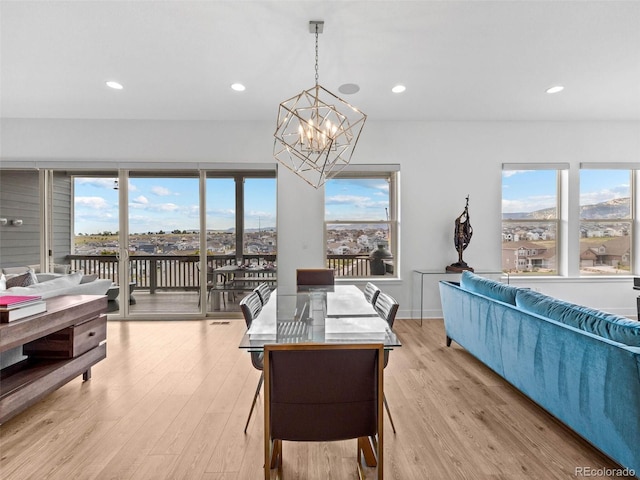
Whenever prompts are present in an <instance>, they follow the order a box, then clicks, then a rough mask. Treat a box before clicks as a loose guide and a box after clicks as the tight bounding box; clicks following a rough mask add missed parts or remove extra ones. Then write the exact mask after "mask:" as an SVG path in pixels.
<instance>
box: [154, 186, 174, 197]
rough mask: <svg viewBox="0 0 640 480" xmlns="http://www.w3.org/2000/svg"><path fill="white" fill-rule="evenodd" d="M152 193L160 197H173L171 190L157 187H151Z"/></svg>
mask: <svg viewBox="0 0 640 480" xmlns="http://www.w3.org/2000/svg"><path fill="white" fill-rule="evenodd" d="M151 193H153V194H154V195H157V196H159V197H166V196H169V195H171V190H169V189H168V188H166V187H160V186H155V187H151Z"/></svg>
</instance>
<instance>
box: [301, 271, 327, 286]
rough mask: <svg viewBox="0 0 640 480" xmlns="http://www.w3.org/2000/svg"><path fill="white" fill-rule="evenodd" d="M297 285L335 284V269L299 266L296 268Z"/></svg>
mask: <svg viewBox="0 0 640 480" xmlns="http://www.w3.org/2000/svg"><path fill="white" fill-rule="evenodd" d="M296 284H297V285H334V284H335V271H334V270H333V269H332V268H299V269H297V270H296Z"/></svg>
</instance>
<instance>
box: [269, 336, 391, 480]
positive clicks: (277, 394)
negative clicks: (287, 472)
mask: <svg viewBox="0 0 640 480" xmlns="http://www.w3.org/2000/svg"><path fill="white" fill-rule="evenodd" d="M383 351H384V348H383V345H382V344H381V343H378V344H340V345H337V344H309V343H307V344H279V345H265V353H264V354H265V357H264V360H265V363H264V366H265V383H264V386H265V388H264V402H265V403H264V405H265V413H264V455H265V465H264V474H265V479H269V478H271V469H273V468H277V469H278V473H279V476H280V477H282V463H283V462H282V442H283V441H294V442H328V441H338V440H348V439H355V438H357V439H358V442H357V459H358V473H359V475H360V478H364V472H363V468H362V460H363V456H364V459H365V461H366V463H367V465H370V466H374V465H376V466H377V470H378V479H382V474H383V463H382V455H383V418H382V415H383V414H382V396H383V395H382V393H383V391H382V387H383V375H384V374H383V365H382V358H381V356H382V355H383ZM374 449H375V450H376V451H375V452H374V451H373V450H374Z"/></svg>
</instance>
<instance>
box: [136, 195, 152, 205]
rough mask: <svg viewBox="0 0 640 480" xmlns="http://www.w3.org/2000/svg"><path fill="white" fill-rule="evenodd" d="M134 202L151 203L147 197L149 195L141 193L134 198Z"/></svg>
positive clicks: (140, 203)
mask: <svg viewBox="0 0 640 480" xmlns="http://www.w3.org/2000/svg"><path fill="white" fill-rule="evenodd" d="M133 203H134V204H139V205H140V206H142V205H148V204H149V199H147V197H145V196H144V195H139V196H138V197H136V198H134V199H133Z"/></svg>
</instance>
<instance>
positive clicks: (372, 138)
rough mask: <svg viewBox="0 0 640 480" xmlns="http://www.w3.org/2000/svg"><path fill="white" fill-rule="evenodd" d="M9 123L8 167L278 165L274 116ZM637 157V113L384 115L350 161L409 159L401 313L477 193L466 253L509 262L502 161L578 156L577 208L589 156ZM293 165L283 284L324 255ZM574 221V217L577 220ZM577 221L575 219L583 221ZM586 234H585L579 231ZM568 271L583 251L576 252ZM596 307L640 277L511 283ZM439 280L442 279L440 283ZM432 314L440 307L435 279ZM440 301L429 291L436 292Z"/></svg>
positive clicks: (624, 305)
mask: <svg viewBox="0 0 640 480" xmlns="http://www.w3.org/2000/svg"><path fill="white" fill-rule="evenodd" d="M1 127H2V128H1V130H0V135H1V137H0V140H1V143H0V145H1V148H2V150H1V151H0V155H1V158H2V159H3V164H4V165H12V164H14V162H18V163H20V164H23V165H28V164H29V163H30V162H31V161H36V160H39V161H42V160H52V162H53V163H52V165H53V164H55V161H79V162H82V165H86V163H85V162H96V163H97V164H99V165H100V166H104V167H112V166H115V165H116V164H117V163H118V162H126V161H132V160H135V161H141V160H143V161H150V162H153V161H175V162H193V161H197V162H221V163H271V164H272V163H273V158H272V155H271V154H272V148H273V140H272V138H273V137H272V134H273V130H274V126H273V125H272V124H271V123H260V122H244V123H235V124H232V125H230V124H226V123H217V122H173V121H171V122H170V121H166V122H145V121H90V120H84V121H75V120H73V121H66V120H16V119H5V120H3V121H2V124H1ZM639 160H640V123H638V122H635V123H634V122H567V123H555V122H554V123H550V122H532V123H526V122H392V123H387V122H375V121H371V120H369V121H368V122H367V124H366V125H365V128H364V130H363V133H362V136H361V139H360V143H359V145H358V148H357V149H356V151H355V154H354V160H353V162H352V163H399V164H400V165H401V186H400V187H401V255H400V257H401V265H400V272H401V279H400V280H389V281H387V280H380V281H379V282H378V283H380V284H381V287H382V288H383V289H384V290H386V291H388V292H389V293H391V294H392V295H394V296H395V297H396V298H397V299H398V300H399V302H400V304H401V309H400V313H399V317H400V318H409V317H411V315H412V313H413V314H414V315H416V314H417V311H414V312H412V310H416V309H417V299H416V297H417V296H418V295H417V293H418V292H417V291H416V289H415V288H414V287H415V285H414V282H413V280H412V270H413V269H416V268H420V269H426V270H437V271H442V270H444V268H445V267H446V265H448V264H450V263H452V262H454V261H456V260H457V253H456V251H455V248H454V246H453V237H452V233H453V223H454V219H455V218H456V217H457V216H458V215H459V214H460V213H461V211H462V209H463V208H464V203H465V197H466V196H467V195H469V196H470V202H469V211H470V220H471V224H472V225H473V228H474V235H473V239H472V241H471V244H470V246H469V248H467V250H466V251H465V255H464V259H465V261H467V263H469V264H470V265H471V266H473V267H474V268H476V270H486V271H495V270H499V269H500V259H501V251H500V233H501V223H500V203H501V166H502V164H503V163H518V162H528V163H531V162H565V163H569V165H570V170H569V176H570V179H569V184H570V185H571V186H572V187H574V188H573V191H572V195H571V197H570V204H569V212H570V213H572V212H577V207H578V205H577V201H578V198H577V192H575V186H577V185H578V182H577V181H576V178H577V176H578V173H579V171H578V169H579V165H580V163H582V162H598V163H602V162H634V163H637V162H638V161H639ZM284 170H285V169H283V168H281V169H279V178H278V233H279V238H278V263H279V267H280V268H279V272H278V276H279V281H280V282H281V283H282V285H283V286H290V285H289V284H291V285H292V282H293V281H294V280H293V271H294V270H295V267H296V266H315V265H318V264H319V263H320V262H321V259H322V258H323V255H324V245H323V242H322V221H323V218H322V204H323V198H324V197H323V195H322V192H318V191H315V190H314V189H312V188H311V187H309V186H307V185H306V184H305V183H304V182H303V181H302V180H300V179H298V178H297V177H296V176H295V175H293V174H291V173H290V172H288V171H287V172H285V171H284ZM574 218H575V217H574ZM576 225H577V222H569V224H568V225H567V228H569V229H572V230H575V229H576V228H577V227H576ZM576 238H577V237H576ZM568 264H569V270H568V271H569V274H570V275H571V276H573V275H575V273H576V272H577V268H576V265H577V258H576V259H568ZM512 283H517V284H519V285H527V286H531V287H533V288H536V289H537V290H540V291H542V292H544V293H549V294H552V295H555V296H558V297H560V298H564V299H567V300H571V301H575V302H578V303H582V304H584V305H588V306H592V307H595V308H602V309H606V310H609V311H613V312H617V313H622V314H627V315H634V314H635V296H636V295H635V293H634V291H633V290H632V288H631V286H632V281H631V280H630V279H625V280H619V279H618V280H616V279H614V280H603V279H597V280H594V279H591V278H590V279H577V278H575V277H574V278H563V279H554V280H551V281H549V280H547V281H542V280H532V279H527V280H522V281H517V282H515V281H513V280H512ZM436 285H437V284H436ZM429 288H430V291H429V292H427V293H428V295H427V300H428V301H429V302H431V303H429V304H427V305H425V313H426V314H427V315H428V316H437V315H438V314H439V302H438V298H437V290H436V287H435V286H431V287H429ZM429 299H431V300H429Z"/></svg>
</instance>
